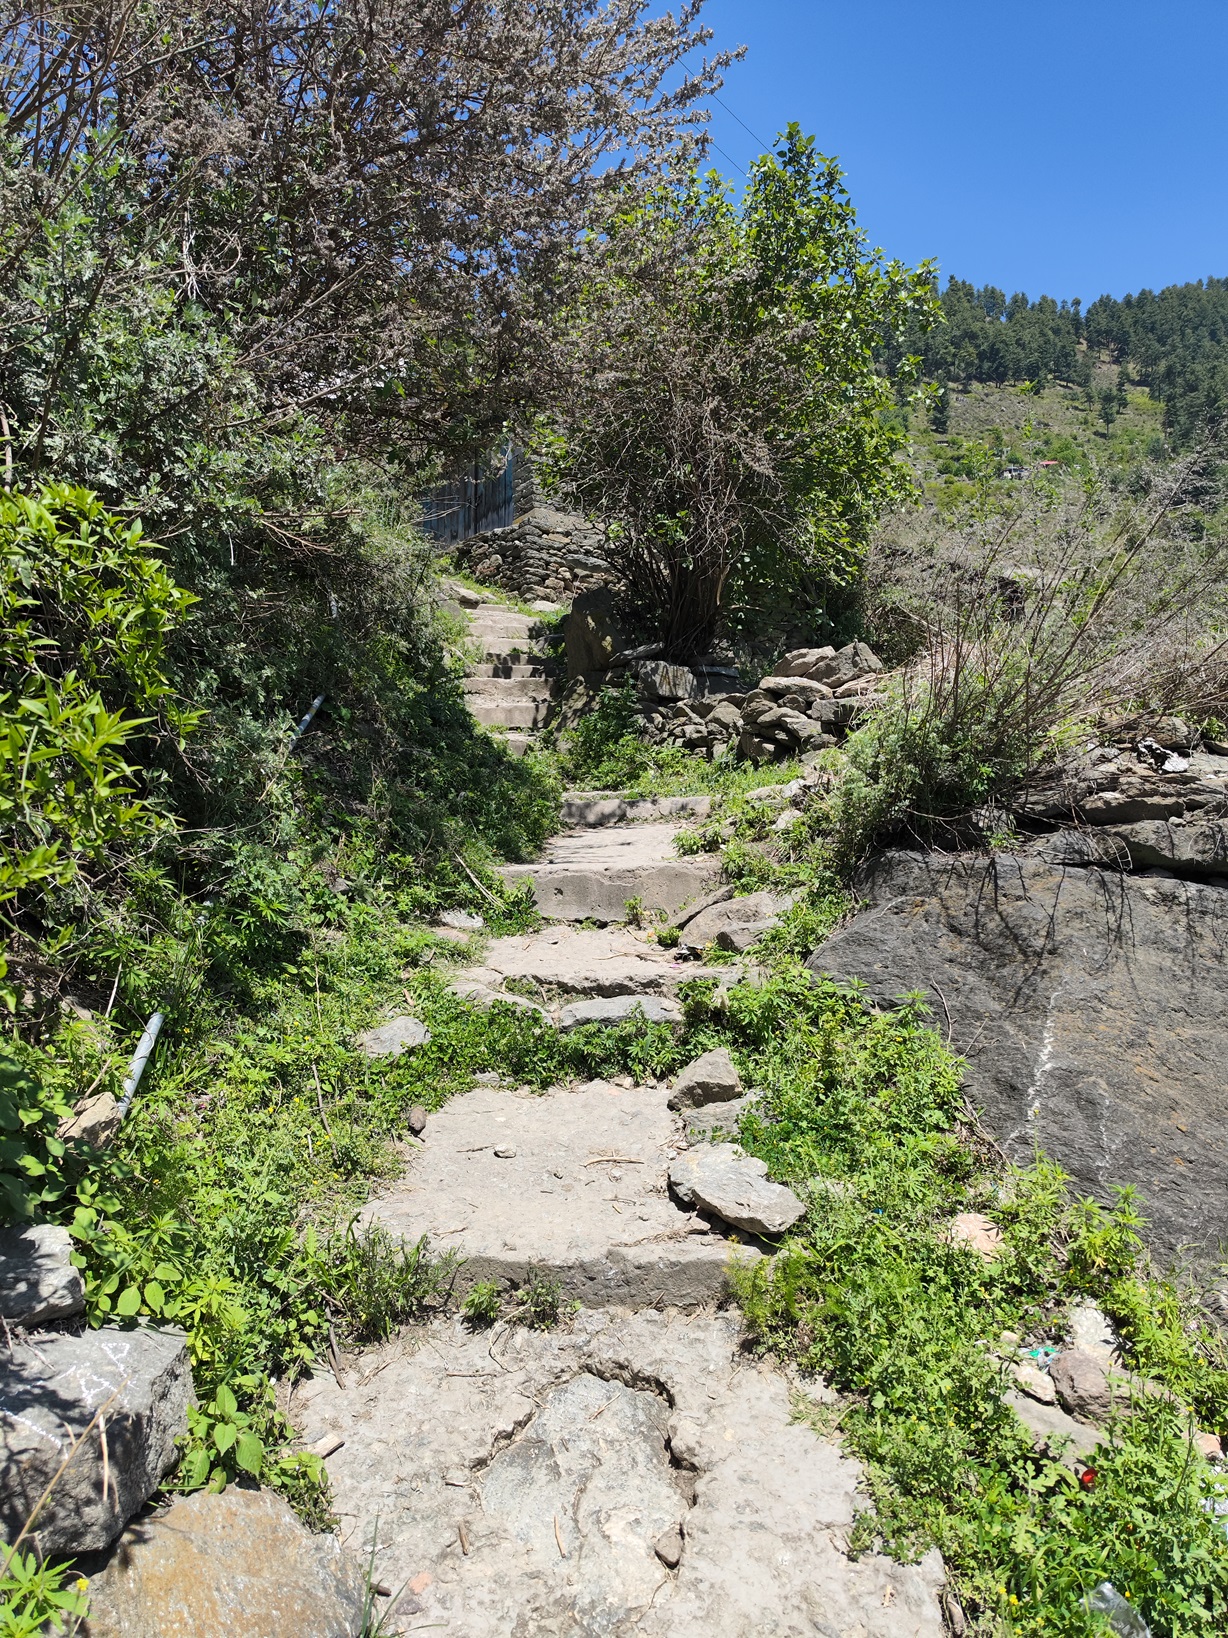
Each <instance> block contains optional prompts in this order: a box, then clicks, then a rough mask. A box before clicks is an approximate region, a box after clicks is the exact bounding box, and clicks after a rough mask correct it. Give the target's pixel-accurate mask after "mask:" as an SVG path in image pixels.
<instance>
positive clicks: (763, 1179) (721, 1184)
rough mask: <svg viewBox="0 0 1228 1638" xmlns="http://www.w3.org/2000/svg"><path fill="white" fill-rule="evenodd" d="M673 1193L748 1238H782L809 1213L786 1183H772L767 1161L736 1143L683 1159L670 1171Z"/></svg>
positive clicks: (689, 1153) (695, 1152) (693, 1151)
mask: <svg viewBox="0 0 1228 1638" xmlns="http://www.w3.org/2000/svg"><path fill="white" fill-rule="evenodd" d="M669 1182H670V1187H671V1188H672V1189H673V1191H674V1193H675V1194H676V1195H677V1196H678V1198H679V1199H680V1200H681V1201H682V1202H683V1204H684V1205H687V1206H690V1205H694V1206H698V1207H700V1208H701V1209H703V1210H704V1211H710V1212H712V1213H713V1215H714V1216H716V1217H719V1218H721V1219H722V1220H723V1221H724V1222H726V1223H730V1224H732V1225H733V1227H734V1228H740V1229H745V1230H746V1231H747V1232H748V1233H749V1234H783V1233H784V1232H785V1231H786V1229H789V1228H792V1226H793V1224H794V1223H796V1222H797V1220H798V1218H799V1217H802V1216H804V1215H805V1211H806V1208H805V1206H804V1205H803V1204H802V1202H801V1201H800V1200H799V1199H798V1198H797V1196H796V1195H795V1194H794V1193H793V1190H792V1189H787V1188H785V1186H784V1185H783V1184H781V1183H770V1182H769V1181H768V1178H767V1166H766V1165H765V1164H764V1162H763V1161H762V1160H755V1159H752V1157H751V1156H749V1155H746V1154H743V1152H742V1150H741V1149H739V1148H738V1146H737V1144H736V1143H719V1144H709V1145H707V1146H705V1147H703V1148H700V1149H689V1150H688V1151H687V1152H686V1153H685V1154H683V1155H679V1156H678V1158H677V1159H676V1160H675V1161H673V1162H672V1164H671V1165H670V1168H669Z"/></svg>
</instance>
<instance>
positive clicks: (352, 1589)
mask: <svg viewBox="0 0 1228 1638" xmlns="http://www.w3.org/2000/svg"><path fill="white" fill-rule="evenodd" d="M89 1599H90V1611H89V1619H88V1621H87V1623H86V1625H85V1627H84V1629H83V1638H180V1635H182V1638H188V1635H189V1634H191V1635H196V1634H201V1635H202V1638H203V1635H204V1634H210V1635H215V1638H222V1635H223V1634H225V1638H357V1635H358V1633H360V1632H361V1631H363V1630H364V1628H363V1569H362V1565H361V1564H360V1563H359V1562H358V1560H357V1559H356V1558H352V1557H351V1556H350V1555H349V1554H348V1553H347V1552H346V1551H345V1549H344V1548H343V1547H342V1545H341V1543H340V1541H338V1539H337V1537H336V1536H333V1535H319V1536H313V1535H312V1534H311V1533H310V1532H309V1531H308V1530H307V1529H306V1528H305V1527H304V1526H303V1525H302V1524H301V1523H300V1522H299V1520H298V1519H297V1518H295V1516H294V1514H293V1513H292V1512H291V1510H290V1508H289V1507H288V1505H287V1504H286V1503H285V1502H284V1501H283V1500H282V1498H281V1497H280V1496H277V1495H274V1494H273V1492H272V1491H269V1490H244V1489H241V1488H240V1487H239V1486H237V1485H228V1486H227V1487H226V1489H225V1490H224V1491H223V1492H222V1494H221V1495H220V1496H214V1495H210V1494H209V1493H208V1492H207V1491H197V1492H196V1494H194V1495H191V1496H177V1497H176V1498H175V1500H174V1501H172V1503H171V1504H170V1506H169V1507H168V1508H167V1509H166V1510H165V1511H164V1512H158V1513H155V1514H154V1515H153V1517H152V1518H146V1519H141V1520H139V1521H138V1522H137V1523H135V1524H132V1525H130V1526H129V1527H128V1529H127V1530H126V1531H125V1532H124V1535H123V1538H122V1539H121V1541H120V1542H119V1544H118V1545H117V1547H116V1549H115V1552H114V1554H113V1555H112V1557H111V1560H110V1562H109V1563H108V1564H107V1566H106V1568H105V1569H104V1570H102V1571H101V1573H100V1574H98V1575H96V1576H94V1577H93V1578H92V1580H91V1581H90V1588H89Z"/></svg>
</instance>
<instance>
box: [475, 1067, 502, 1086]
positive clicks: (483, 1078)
mask: <svg viewBox="0 0 1228 1638" xmlns="http://www.w3.org/2000/svg"><path fill="white" fill-rule="evenodd" d="M473 1078H474V1080H475V1081H476V1082H477V1084H478V1085H479V1086H498V1085H499V1083H500V1081H502V1079H503V1076H502V1075H500V1074H499V1072H498V1070H495V1069H479V1070H478V1072H477V1074H476V1075H475V1076H474V1077H473Z"/></svg>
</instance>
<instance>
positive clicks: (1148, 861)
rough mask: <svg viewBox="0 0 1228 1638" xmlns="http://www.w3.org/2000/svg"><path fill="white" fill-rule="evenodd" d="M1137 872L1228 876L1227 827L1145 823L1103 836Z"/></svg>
mask: <svg viewBox="0 0 1228 1638" xmlns="http://www.w3.org/2000/svg"><path fill="white" fill-rule="evenodd" d="M1100 834H1102V835H1104V836H1105V837H1106V838H1108V839H1109V840H1110V842H1111V843H1112V844H1115V845H1116V846H1117V848H1118V849H1119V850H1120V851H1121V852H1124V853H1125V855H1126V857H1127V859H1128V860H1129V862H1130V863H1131V864H1132V865H1134V867H1135V868H1136V869H1142V870H1145V869H1147V868H1149V867H1152V868H1155V867H1158V868H1160V869H1162V870H1171V871H1174V872H1175V873H1176V874H1177V875H1178V876H1228V823H1225V822H1224V821H1223V820H1220V819H1211V820H1207V821H1205V822H1203V823H1200V822H1198V821H1197V820H1185V819H1180V818H1173V819H1168V820H1164V819H1143V820H1140V821H1139V823H1137V824H1134V825H1115V826H1112V827H1110V828H1109V829H1108V830H1106V831H1103V832H1100Z"/></svg>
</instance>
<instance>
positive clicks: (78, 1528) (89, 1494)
mask: <svg viewBox="0 0 1228 1638" xmlns="http://www.w3.org/2000/svg"><path fill="white" fill-rule="evenodd" d="M192 1403H194V1396H193V1392H192V1372H191V1368H190V1366H189V1363H188V1354H187V1348H186V1347H185V1345H184V1337H183V1333H182V1332H180V1331H172V1330H165V1331H156V1330H153V1329H152V1328H150V1327H144V1326H142V1327H140V1328H138V1329H135V1330H131V1331H121V1330H118V1329H116V1328H113V1327H104V1328H103V1329H102V1330H99V1331H85V1332H83V1333H82V1334H81V1335H80V1336H72V1335H69V1334H68V1333H66V1332H60V1333H58V1334H55V1335H51V1336H41V1337H39V1339H38V1342H37V1344H34V1343H30V1342H22V1341H17V1340H15V1341H14V1345H13V1350H12V1352H11V1353H8V1354H6V1355H4V1356H0V1530H2V1531H3V1533H4V1536H5V1538H6V1539H7V1540H9V1541H12V1540H13V1538H14V1536H15V1535H16V1534H17V1532H18V1531H19V1530H20V1529H21V1528H22V1526H23V1525H24V1524H25V1523H26V1520H27V1519H28V1517H29V1515H30V1513H31V1511H32V1509H33V1507H34V1505H35V1503H36V1502H37V1501H38V1498H39V1497H40V1496H41V1495H42V1493H43V1491H44V1490H45V1489H46V1487H47V1485H48V1484H49V1483H50V1482H51V1480H52V1478H54V1477H55V1475H56V1473H57V1471H58V1469H59V1467H60V1465H61V1463H62V1462H63V1460H64V1458H65V1457H66V1456H67V1455H68V1454H69V1451H70V1449H71V1448H72V1446H73V1444H74V1441H76V1440H77V1439H78V1438H81V1436H82V1435H84V1438H81V1443H80V1445H79V1446H78V1448H77V1450H76V1452H75V1454H74V1455H73V1457H72V1460H71V1461H70V1462H69V1464H68V1466H67V1467H66V1468H65V1470H64V1472H63V1473H62V1474H60V1476H59V1478H58V1479H56V1483H55V1487H54V1489H53V1490H52V1492H51V1496H50V1498H49V1500H48V1501H46V1502H45V1503H44V1505H43V1507H42V1509H41V1510H40V1512H39V1514H38V1518H37V1520H36V1522H35V1527H34V1530H33V1533H32V1534H33V1540H34V1542H35V1543H36V1545H37V1546H38V1548H39V1549H40V1550H41V1551H42V1552H43V1553H44V1554H49V1553H90V1552H97V1551H99V1550H100V1549H101V1548H104V1547H109V1546H110V1545H111V1543H112V1542H113V1541H114V1540H115V1538H116V1536H117V1535H118V1534H119V1533H120V1531H121V1530H122V1529H123V1527H124V1525H125V1524H126V1523H127V1522H128V1520H129V1519H130V1518H131V1517H132V1515H133V1514H134V1513H135V1512H136V1511H137V1509H138V1508H140V1507H141V1506H142V1505H143V1504H144V1503H145V1502H146V1501H148V1499H149V1497H150V1496H151V1495H152V1494H153V1492H154V1491H155V1490H156V1489H157V1487H158V1484H159V1482H160V1481H161V1479H162V1477H163V1475H164V1474H165V1473H167V1472H168V1471H169V1469H170V1468H171V1467H172V1466H173V1465H174V1463H175V1459H176V1455H177V1452H176V1449H175V1440H176V1438H177V1437H178V1435H180V1434H181V1433H185V1432H186V1431H187V1409H188V1406H189V1405H190V1404H192ZM95 1413H101V1415H100V1416H99V1419H98V1421H97V1422H95V1423H94V1426H93V1428H92V1429H90V1431H89V1433H88V1434H86V1429H87V1428H89V1426H90V1423H91V1421H93V1419H94V1416H95ZM104 1481H105V1482H104ZM29 1539H31V1538H30V1537H27V1540H29Z"/></svg>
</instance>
